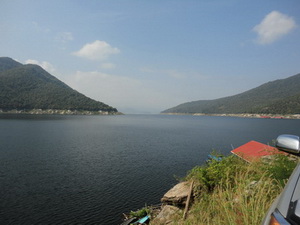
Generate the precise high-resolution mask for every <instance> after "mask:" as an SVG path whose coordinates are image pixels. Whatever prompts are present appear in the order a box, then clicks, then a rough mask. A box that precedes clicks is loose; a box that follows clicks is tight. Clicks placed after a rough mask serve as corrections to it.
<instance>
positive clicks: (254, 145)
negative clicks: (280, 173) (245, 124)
mask: <svg viewBox="0 0 300 225" xmlns="http://www.w3.org/2000/svg"><path fill="white" fill-rule="evenodd" d="M231 153H233V154H235V155H237V156H238V157H240V158H242V159H243V160H245V161H247V162H252V161H254V160H258V159H260V158H262V157H267V156H271V155H276V154H285V153H283V152H281V151H279V150H278V149H277V148H275V147H271V146H269V145H265V144H262V143H259V142H257V141H249V142H248V143H246V144H244V145H242V146H240V147H238V148H236V149H233V150H232V151H231Z"/></svg>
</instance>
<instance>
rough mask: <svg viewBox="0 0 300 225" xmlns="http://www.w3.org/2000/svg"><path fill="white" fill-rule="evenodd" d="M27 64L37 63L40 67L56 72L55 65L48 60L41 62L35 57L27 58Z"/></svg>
mask: <svg viewBox="0 0 300 225" xmlns="http://www.w3.org/2000/svg"><path fill="white" fill-rule="evenodd" d="M25 64H36V65H39V66H40V67H42V68H43V69H44V70H46V71H48V72H49V73H53V72H55V68H54V66H53V65H52V64H51V63H49V62H46V61H43V62H39V61H38V60H35V59H27V60H26V61H25Z"/></svg>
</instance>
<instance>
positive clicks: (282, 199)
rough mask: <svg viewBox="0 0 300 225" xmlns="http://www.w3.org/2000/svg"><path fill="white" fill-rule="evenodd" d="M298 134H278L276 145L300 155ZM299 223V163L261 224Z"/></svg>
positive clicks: (283, 224)
mask: <svg viewBox="0 0 300 225" xmlns="http://www.w3.org/2000/svg"><path fill="white" fill-rule="evenodd" d="M299 144H300V141H299V137H298V136H294V135H287V134H284V135H280V136H279V137H278V138H277V139H276V147H277V148H278V149H279V150H281V151H285V152H288V153H290V154H293V155H297V156H300V145H299ZM287 224H292V225H296V224H300V163H298V165H297V167H296V168H295V170H294V171H293V173H292V175H291V176H290V178H289V181H288V183H287V184H286V186H285V188H284V190H283V191H282V193H281V194H280V195H279V196H278V197H277V199H276V200H275V201H274V203H273V204H272V205H271V207H270V209H269V211H268V213H267V214H266V216H265V218H264V220H263V222H262V225H287Z"/></svg>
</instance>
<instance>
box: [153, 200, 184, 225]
mask: <svg viewBox="0 0 300 225" xmlns="http://www.w3.org/2000/svg"><path fill="white" fill-rule="evenodd" d="M180 211H181V210H180V209H179V208H177V207H175V206H172V205H165V206H164V207H163V208H162V210H161V211H160V213H159V214H158V215H157V216H156V217H155V219H153V220H152V221H151V223H150V224H153V225H154V224H155V225H158V224H171V223H172V216H174V215H175V214H177V213H179V212H180Z"/></svg>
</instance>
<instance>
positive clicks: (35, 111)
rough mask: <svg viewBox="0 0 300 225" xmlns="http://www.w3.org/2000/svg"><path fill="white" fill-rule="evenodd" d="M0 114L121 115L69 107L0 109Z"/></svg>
mask: <svg viewBox="0 0 300 225" xmlns="http://www.w3.org/2000/svg"><path fill="white" fill-rule="evenodd" d="M0 114H30V115H122V113H120V112H109V111H102V110H99V111H88V110H69V109H30V110H18V109H13V110H2V109H0Z"/></svg>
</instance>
